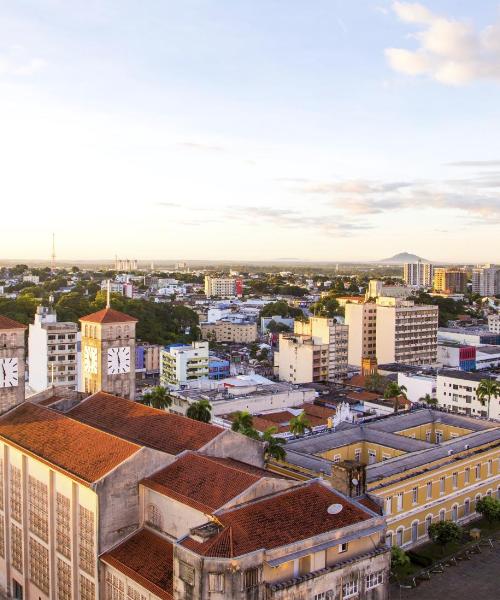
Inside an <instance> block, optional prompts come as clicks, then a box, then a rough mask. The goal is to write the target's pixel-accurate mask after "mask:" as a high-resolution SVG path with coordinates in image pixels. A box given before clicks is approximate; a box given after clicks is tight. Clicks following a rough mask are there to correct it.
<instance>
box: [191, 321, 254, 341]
mask: <svg viewBox="0 0 500 600" xmlns="http://www.w3.org/2000/svg"><path fill="white" fill-rule="evenodd" d="M200 329H201V336H202V338H203V339H205V340H212V341H216V342H227V343H237V344H251V343H252V342H255V341H256V340H257V323H256V322H255V321H252V320H249V319H241V320H239V321H233V320H230V319H221V320H220V321H216V322H214V323H209V322H208V321H205V322H203V323H200Z"/></svg>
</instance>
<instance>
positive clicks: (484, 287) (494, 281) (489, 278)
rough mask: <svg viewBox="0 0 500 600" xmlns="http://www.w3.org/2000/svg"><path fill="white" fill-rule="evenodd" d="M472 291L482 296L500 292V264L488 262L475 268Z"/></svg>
mask: <svg viewBox="0 0 500 600" xmlns="http://www.w3.org/2000/svg"><path fill="white" fill-rule="evenodd" d="M472 291H473V292H474V294H479V295H480V296H495V295H497V294H500V266H499V265H492V264H487V265H484V266H482V267H477V268H476V269H473V271H472Z"/></svg>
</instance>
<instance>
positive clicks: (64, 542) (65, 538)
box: [56, 492, 71, 558]
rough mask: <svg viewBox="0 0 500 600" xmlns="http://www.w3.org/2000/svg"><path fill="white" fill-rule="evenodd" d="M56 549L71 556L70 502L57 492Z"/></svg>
mask: <svg viewBox="0 0 500 600" xmlns="http://www.w3.org/2000/svg"><path fill="white" fill-rule="evenodd" d="M56 549H57V551H58V552H60V553H61V554H62V555H63V556H65V557H66V558H71V502H70V499H69V498H66V496H64V495H63V494H60V493H59V492H57V496H56Z"/></svg>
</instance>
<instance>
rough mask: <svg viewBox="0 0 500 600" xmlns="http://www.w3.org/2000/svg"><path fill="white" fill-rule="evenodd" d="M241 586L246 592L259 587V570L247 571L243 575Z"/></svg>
mask: <svg viewBox="0 0 500 600" xmlns="http://www.w3.org/2000/svg"><path fill="white" fill-rule="evenodd" d="M243 585H244V588H245V589H246V590H248V589H249V588H254V587H257V586H258V585H259V569H257V568H254V569H247V570H246V571H245V572H244V573H243Z"/></svg>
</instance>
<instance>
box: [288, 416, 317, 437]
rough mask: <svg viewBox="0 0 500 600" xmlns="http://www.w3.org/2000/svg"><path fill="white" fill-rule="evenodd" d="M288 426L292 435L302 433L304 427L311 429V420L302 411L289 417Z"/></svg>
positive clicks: (304, 429) (304, 430)
mask: <svg viewBox="0 0 500 600" xmlns="http://www.w3.org/2000/svg"><path fill="white" fill-rule="evenodd" d="M289 428H290V433H293V435H304V433H305V432H306V429H308V430H309V431H312V427H311V422H310V421H309V419H308V418H307V415H306V413H305V412H304V411H302V412H301V413H300V415H297V416H296V417H292V418H291V419H290V425H289Z"/></svg>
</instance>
